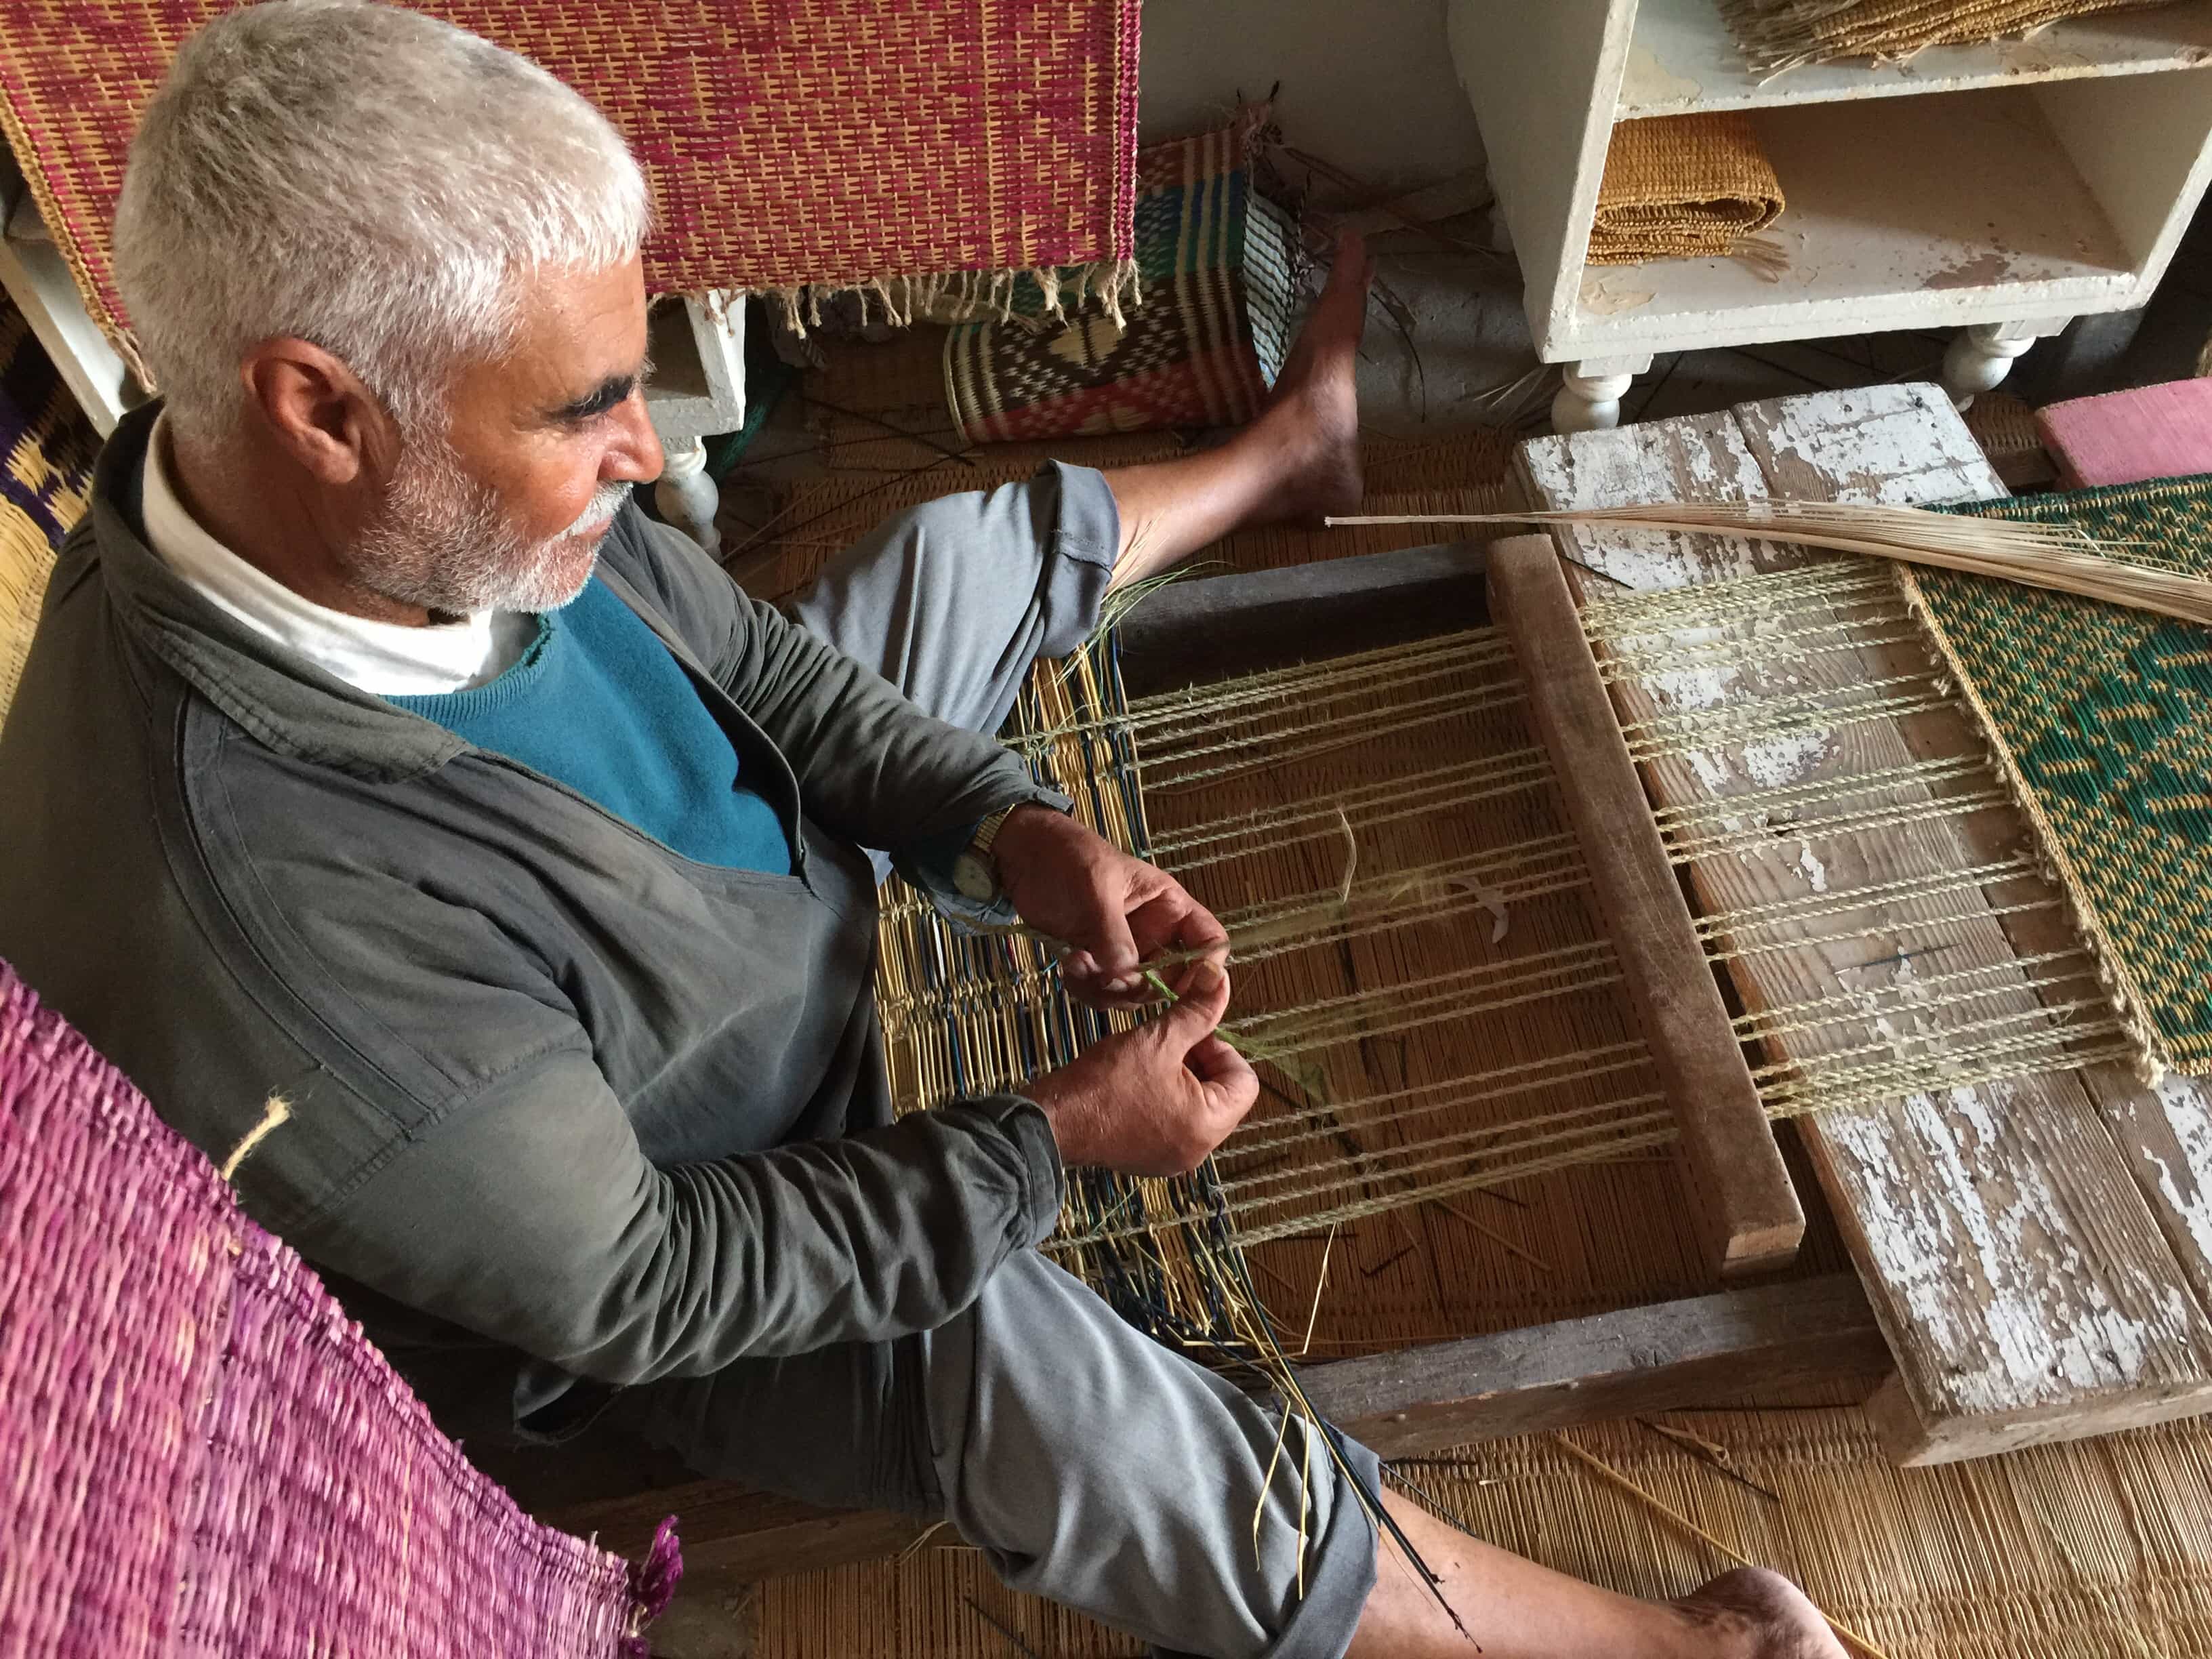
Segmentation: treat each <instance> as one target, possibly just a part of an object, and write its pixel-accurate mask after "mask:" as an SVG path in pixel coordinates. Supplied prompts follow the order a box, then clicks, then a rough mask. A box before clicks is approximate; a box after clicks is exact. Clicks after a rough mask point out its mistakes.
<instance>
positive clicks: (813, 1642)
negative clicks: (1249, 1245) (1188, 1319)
mask: <svg viewBox="0 0 2212 1659" xmlns="http://www.w3.org/2000/svg"><path fill="white" fill-rule="evenodd" d="M1657 1420H1659V1421H1662V1422H1663V1423H1664V1424H1665V1425H1667V1426H1668V1427H1669V1428H1674V1429H1687V1430H1689V1431H1692V1433H1694V1434H1696V1435H1698V1436H1699V1437H1702V1438H1704V1439H1705V1440H1707V1441H1709V1442H1711V1443H1713V1444H1715V1445H1717V1446H1719V1447H1722V1448H1723V1449H1725V1451H1726V1453H1727V1455H1728V1459H1729V1466H1730V1467H1731V1468H1735V1470H1737V1471H1738V1472H1740V1473H1741V1474H1742V1475H1744V1476H1745V1477H1746V1478H1747V1480H1751V1481H1753V1482H1755V1483H1756V1484H1757V1486H1759V1487H1761V1488H1764V1489H1765V1492H1764V1493H1762V1492H1757V1491H1753V1490H1752V1489H1751V1488H1750V1487H1748V1486H1743V1485H1741V1484H1739V1483H1738V1482H1736V1481H1735V1480H1730V1479H1729V1478H1728V1477H1727V1476H1726V1475H1724V1474H1721V1473H1719V1472H1718V1471H1717V1469H1716V1468H1713V1467H1712V1465H1711V1463H1709V1462H1705V1461H1703V1460H1702V1459H1700V1458H1699V1456H1697V1455H1694V1454H1693V1453H1692V1452H1691V1451H1688V1450H1686V1449H1684V1448H1683V1447H1682V1446H1680V1445H1679V1444H1676V1443H1671V1442H1669V1441H1668V1440H1667V1439H1665V1438H1663V1437H1661V1436H1660V1435H1658V1434H1656V1433H1654V1432H1652V1431H1650V1430H1649V1429H1646V1428H1644V1427H1642V1426H1640V1425H1637V1424H1634V1423H1622V1424H1615V1425H1607V1426H1605V1427H1602V1428H1592V1429H1577V1430H1576V1431H1573V1434H1572V1436H1571V1439H1572V1441H1573V1443H1575V1444H1576V1445H1577V1446H1580V1447H1582V1448H1583V1449H1585V1450H1587V1451H1589V1452H1591V1453H1594V1454H1595V1455H1597V1456H1598V1457H1600V1458H1601V1459H1603V1460H1604V1461H1605V1462H1607V1463H1608V1464H1609V1465H1611V1466H1612V1467H1613V1468H1615V1469H1617V1470H1619V1471H1620V1472H1621V1473H1622V1474H1626V1476H1628V1478H1629V1479H1630V1480H1632V1481H1634V1482H1635V1483H1636V1484H1637V1485H1638V1486H1641V1487H1642V1488H1643V1489H1644V1491H1646V1492H1650V1493H1651V1494H1652V1495H1653V1496H1655V1497H1656V1498H1660V1499H1661V1500H1662V1502H1664V1503H1665V1504H1667V1506H1668V1508H1670V1509H1672V1510H1675V1511H1676V1512H1677V1513H1678V1514H1681V1515H1684V1516H1687V1517H1688V1518H1689V1519H1691V1520H1692V1521H1694V1522H1697V1523H1698V1524H1699V1526H1701V1527H1703V1528H1705V1529H1706V1530H1707V1531H1709V1532H1711V1533H1712V1534H1714V1535H1715V1536H1716V1537H1718V1538H1720V1539H1722V1540H1723V1541H1725V1542H1727V1543H1728V1544H1729V1545H1730V1546H1731V1547H1733V1548H1735V1550H1736V1551H1737V1552H1739V1553H1741V1554H1743V1555H1747V1556H1748V1557H1750V1558H1751V1559H1753V1560H1755V1561H1759V1562H1761V1563H1765V1564H1770V1565H1773V1566H1775V1567H1777V1568H1778V1569H1780V1570H1781V1571H1784V1572H1787V1573H1789V1574H1790V1576H1791V1577H1794V1578H1796V1580H1797V1581H1798V1582H1799V1583H1802V1585H1803V1586H1804V1588H1805V1589H1806V1591H1807V1592H1808V1594H1809V1595H1811V1596H1812V1598H1813V1600H1814V1601H1815V1602H1816V1603H1817V1604H1818V1605H1819V1606H1820V1607H1821V1608H1822V1609H1823V1610H1824V1611H1825V1612H1826V1613H1828V1614H1829V1615H1830V1616H1831V1617H1832V1618H1835V1619H1838V1620H1842V1621H1843V1622H1844V1623H1845V1624H1847V1625H1849V1626H1851V1627H1852V1628H1853V1629H1854V1630H1857V1631H1858V1632H1862V1633H1863V1634H1864V1635H1865V1636H1867V1637H1868V1638H1871V1639H1872V1640H1873V1641H1874V1642H1875V1643H1877V1644H1880V1645H1881V1649H1882V1650H1883V1651H1884V1652H1885V1653H1887V1655H1888V1656H1890V1659H2051V1656H2057V1655H2062V1654H2063V1655H2064V1656H2066V1659H2153V1656H2156V1659H2203V1656H2206V1655H2212V1523H2208V1517H2212V1506H2208V1504H2207V1503H2206V1501H2205V1493H2206V1492H2207V1490H2208V1485H2212V1424H2206V1423H2203V1422H2197V1423H2191V1424H2183V1425H2176V1426H2173V1427H2170V1428H2160V1429H2148V1430H2137V1431H2131V1432H2129V1433H2126V1434H2120V1435H2115V1436H2113V1437H2111V1438H2110V1439H2106V1440H2100V1441H2094V1442H2089V1443H2076V1444H2073V1445H2068V1446H2060V1447H2053V1448H2050V1449H2039V1450H2034V1451H2028V1452H2021V1453H2015V1454H2014V1455H2009V1456H2004V1457H1993V1458H1988V1459H1984V1460H1982V1461H1980V1462H1972V1463H1954V1464H1948V1465H1945V1466H1943V1467H1941V1468H1929V1469H1899V1468H1894V1467H1893V1466H1892V1465H1891V1464H1889V1463H1888V1462H1886V1461H1885V1460H1884V1459H1883V1458H1882V1457H1881V1454H1880V1451H1879V1449H1878V1448H1877V1447H1876V1445H1875V1438H1874V1436H1873V1433H1872V1431H1870V1430H1869V1427H1868V1426H1867V1424H1866V1420H1865V1419H1864V1417H1863V1415H1862V1414H1861V1413H1858V1412H1857V1411H1856V1410H1852V1409H1850V1408H1837V1409H1819V1410H1803V1411H1790V1412H1766V1413H1740V1412H1725V1413H1723V1412H1700V1413H1678V1414H1674V1415H1671V1416H1668V1417H1667V1418H1664V1419H1657ZM1399 1467H1400V1468H1401V1470H1402V1473H1403V1474H1404V1475H1405V1476H1406V1477H1407V1480H1410V1481H1411V1482H1412V1483H1413V1485H1415V1486H1419V1488H1420V1494H1423V1495H1425V1497H1426V1498H1428V1499H1432V1500H1433V1501H1434V1504H1435V1506H1436V1507H1437V1508H1438V1509H1439V1510H1442V1511H1443V1512H1444V1513H1445V1514H1446V1515H1447V1516H1449V1518H1450V1519H1451V1520H1453V1521H1455V1522H1458V1523H1459V1524H1461V1525H1462V1526H1464V1527H1465V1528H1468V1530H1469V1531H1471V1532H1473V1533H1474V1535H1475V1536H1476V1537H1478V1538H1481V1539H1484V1540H1486V1541H1488V1542H1491V1543H1493V1544H1496V1545H1498V1546H1500V1547H1504V1548H1506V1549H1510V1550H1513V1551H1516V1552H1517V1553H1521V1554H1522V1555H1526V1556H1529V1557H1531V1558H1533V1559H1535V1560H1537V1561H1540V1562H1542V1563H1543V1564H1544V1565H1547V1566H1551V1567H1554V1568H1557V1569H1559V1571H1565V1572H1571V1573H1574V1574H1577V1575H1578V1576H1580V1577H1584V1578H1588V1579H1591V1580H1594V1581H1595V1582H1596V1583H1601V1584H1606V1585H1609V1586H1612V1587H1613V1588H1615V1589H1621V1590H1625V1591H1629V1592H1632V1593H1634V1594H1638V1595H1653V1596H1660V1595H1680V1594H1682V1593H1684V1592H1685V1591H1686V1590H1689V1589H1694V1588H1695V1587H1696V1586H1697V1585H1698V1584H1699V1583H1701V1582H1703V1581H1704V1580H1705V1579H1707V1578H1709V1577H1712V1576H1713V1575H1714V1574H1716V1573H1718V1572H1722V1571H1726V1570H1727V1568H1728V1567H1729V1565H1732V1564H1731V1563H1730V1562H1729V1561H1728V1560H1727V1559H1725V1558H1724V1557H1723V1556H1722V1555H1721V1554H1720V1553H1718V1552H1717V1551H1716V1550H1714V1549H1712V1548H1711V1547H1710V1546H1708V1545H1706V1544H1704V1543H1701V1542H1700V1541H1698V1540H1697V1539H1695V1538H1694V1537H1692V1536H1690V1535H1689V1534H1687V1533H1686V1532H1685V1531H1684V1530H1683V1529H1681V1528H1679V1527H1677V1526H1675V1525H1674V1523H1673V1522H1669V1521H1668V1520H1667V1519H1666V1518H1665V1517H1664V1516H1661V1515H1659V1514H1658V1513H1657V1512H1656V1511H1655V1510H1652V1509H1650V1507H1648V1506H1647V1505H1645V1504H1643V1503H1642V1502H1640V1501H1639V1500H1638V1499H1637V1498H1633V1497H1632V1496H1630V1495H1629V1494H1627V1493H1626V1492H1620V1491H1619V1490H1618V1489H1616V1488H1615V1487H1613V1486H1610V1485H1609V1484H1607V1483H1606V1482H1604V1481H1603V1480H1601V1479H1600V1478H1599V1477H1597V1476H1596V1475H1595V1474H1593V1473H1592V1472H1591V1471H1590V1470H1589V1469H1588V1468H1585V1467H1584V1466H1583V1465H1582V1464H1581V1463H1579V1462H1577V1461H1575V1460H1574V1459H1573V1458H1572V1457H1571V1456H1570V1455H1568V1454H1567V1453H1565V1452H1564V1451H1562V1450H1561V1449H1560V1448H1559V1443H1558V1442H1557V1441H1556V1440H1555V1439H1553V1438H1552V1437H1528V1438H1525V1439H1519V1440H1509V1441H1503V1442H1499V1443H1495V1444H1492V1445H1485V1446H1472V1447H1468V1448H1465V1449H1462V1450H1460V1451H1458V1452H1455V1453H1447V1454H1445V1455H1443V1456H1441V1457H1437V1458H1432V1459H1431V1458H1424V1459H1417V1460H1412V1461H1409V1462H1407V1463H1405V1464H1403V1465H1401V1466H1399ZM1765 1493H1771V1494H1772V1496H1771V1498H1770V1497H1768V1496H1766V1495H1765ZM1462 1613H1463V1614H1464V1615H1465V1617H1466V1619H1467V1621H1468V1631H1469V1632H1470V1634H1471V1635H1472V1636H1473V1637H1474V1641H1475V1642H1477V1643H1481V1644H1485V1645H1486V1646H1490V1647H1492V1648H1493V1649H1494V1648H1495V1646H1496V1644H1495V1643H1494V1641H1492V1628H1491V1627H1490V1626H1487V1625H1486V1619H1487V1618H1489V1617H1491V1616H1492V1615H1490V1614H1489V1613H1488V1612H1487V1610H1486V1609H1484V1608H1481V1607H1467V1608H1463V1609H1462ZM758 1620H759V1627H758V1632H757V1647H756V1649H755V1651H756V1652H757V1653H758V1654H759V1655H760V1656H762V1659H831V1656H836V1659H1015V1656H1018V1655H1020V1654H1024V1653H1027V1654H1032V1655H1051V1656H1054V1659H1122V1656H1134V1655H1136V1654H1138V1653H1140V1652H1141V1651H1143V1650H1142V1649H1141V1648H1140V1647H1139V1645H1138V1644H1135V1643H1133V1642H1132V1641H1130V1640H1129V1639H1128V1638H1126V1637H1122V1636H1119V1635H1116V1634H1115V1632H1112V1631H1109V1630H1108V1629H1106V1628H1105V1627H1104V1626H1101V1625H1097V1624H1094V1623H1092V1622H1091V1621H1090V1620H1085V1619H1084V1618H1082V1617H1081V1616H1080V1615H1078V1614H1074V1613H1067V1612H1065V1611H1063V1610H1062V1609H1060V1608H1058V1607H1052V1606H1050V1605H1049V1604H1048V1603H1046V1602H1042V1601H1036V1600H1034V1599H1032V1598H1030V1597H1028V1596H1024V1595H1018V1594H1017V1593H1015V1592H1013V1591H1011V1590H1008V1589H1005V1588H1004V1587H1002V1586H1001V1585H1000V1584H999V1583H996V1582H995V1581H994V1579H993V1577H991V1574H990V1572H989V1571H988V1569H987V1567H986V1565H985V1564H984V1563H983V1561H982V1559H981V1557H980V1556H977V1555H976V1554H975V1553H973V1552H971V1551H967V1550H962V1549H956V1548H942V1549H932V1548H924V1549H923V1550H922V1551H921V1552H920V1553H917V1554H916V1555H915V1556H914V1557H913V1558H912V1559H909V1560H908V1561H906V1562H904V1563H902V1564H900V1565H889V1564H883V1565H873V1566H866V1567H847V1568H840V1569H837V1570H836V1571H827V1572H817V1573H808V1574H805V1575H801V1576H798V1577H788V1578H778V1579H771V1580H769V1582H768V1583H765V1584H763V1585H762V1587H761V1593H760V1600H759V1610H758ZM1468 1651H1469V1652H1470V1653H1473V1652H1474V1651H1475V1650H1474V1648H1473V1647H1470V1648H1469V1649H1468Z"/></svg>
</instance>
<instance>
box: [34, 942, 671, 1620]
mask: <svg viewBox="0 0 2212 1659" xmlns="http://www.w3.org/2000/svg"><path fill="white" fill-rule="evenodd" d="M276 1133H283V1130H282V1129H281V1128H280V1129H278V1130H277V1131H276ZM678 1570H679V1569H678V1566H677V1565H676V1560H675V1543H674V1537H673V1534H672V1531H671V1528H667V1527H664V1528H662V1535H661V1537H660V1538H659V1539H658V1540H656V1541H655V1543H654V1547H653V1557H652V1559H650V1560H649V1561H648V1562H647V1564H646V1565H644V1566H643V1567H641V1568H633V1567H631V1566H629V1565H627V1564H625V1563H624V1562H623V1561H622V1560H621V1559H619V1558H618V1557H616V1556H613V1555H610V1554H607V1553H605V1552H604V1551H601V1550H598V1549H595V1548H593V1547H591V1546H589V1545H587V1544H586V1543H585V1542H584V1541H582V1540H580V1539H578V1538H573V1537H570V1536H569V1535H568V1534H566V1533H562V1532H556V1531H555V1530H553V1529H552V1528H548V1527H543V1526H540V1525H538V1523H537V1522H534V1521H532V1520H531V1519H530V1518H529V1517H528V1516H525V1515H524V1514H523V1513H522V1512H521V1511H520V1510H519V1509H518V1508H517V1507H516V1506H515V1504H514V1502H513V1499H512V1498H508V1497H507V1494H506V1493H505V1492H503V1491H501V1489H500V1488H499V1487H498V1486H495V1484H493V1483H492V1482H491V1481H490V1480H487V1479H486V1478H485V1477H484V1476H483V1475H482V1474H478V1473H477V1470H476V1469H475V1468H472V1467H471V1465H470V1464H469V1463H468V1462H467V1461H466V1460H465V1458H464V1457H463V1456H462V1455H461V1453H460V1449H459V1448H458V1447H457V1446H455V1445H454V1443H453V1442H452V1441H450V1440H448V1439H447V1438H446V1437H444V1436H443V1435H441V1434H440V1433H439V1432H438V1431H437V1429H436V1428H435V1426H434V1425H432V1423H431V1421H430V1418H429V1414H428V1412H426V1411H425V1410H424V1408H423V1407H422V1404H421V1403H420V1402H419V1401H416V1399H415V1397H414V1396H413V1395H411V1394H410V1393H409V1392H408V1389H407V1385H406V1384H405V1383H404V1382H402V1381H401V1380H400V1378H399V1377H398V1376H397V1375H396V1374H395V1373H394V1372H393V1371H392V1368H391V1367H390V1366H389V1365H388V1364H386V1363H385V1360H384V1358H383V1356H382V1355H381V1354H380V1353H378V1352H377V1351H376V1350H375V1349H374V1347H373V1346H370V1344H369V1343H368V1340H366V1339H364V1338H363V1337H362V1334H361V1331H360V1329H359V1328H358V1327H357V1326H356V1325H355V1324H354V1323H353V1322H351V1321H349V1319H348V1318H347V1317H346V1316H345V1314H344V1312H343V1310H342V1309H341V1308H340V1307H339V1306H338V1304H337V1302H336V1301H335V1300H334V1299H332V1297H331V1295H330V1293H329V1292H328V1291H325V1289H324V1288H323V1286H322V1285H321V1283H320V1281H319V1280H318V1279H316V1277H315V1275H314V1273H313V1270H312V1269H311V1268H309V1267H307V1264H306V1263H305V1262H303V1261H301V1260H300V1258H299V1257H298V1256H296V1255H294V1254H293V1253H292V1252H291V1251H290V1250H289V1249H287V1248H286V1247H285V1246H284V1245H283V1244H281V1243H278V1242H277V1241H276V1239H275V1238H274V1237H271V1236H270V1234H268V1233H265V1232H264V1231H262V1230H261V1229H260V1228H258V1227H257V1226H255V1225H253V1224H252V1222H250V1221H248V1220H247V1219H246V1218H245V1217H244V1216H242V1215H241V1214H240V1213H239V1211H238V1208H237V1206H236V1205H235V1204H234V1203H233V1202H232V1200H231V1194H230V1189H229V1188H228V1186H227V1185H225V1184H224V1182H222V1180H221V1179H220V1177H218V1176H217V1175H216V1171H215V1170H214V1168H213V1167H212V1166H211V1165H210V1164H209V1163H208V1161H207V1160H206V1159H205V1158H203V1157H201V1156H200V1154H199V1153H198V1152H197V1151H195V1150H194V1149H193V1148H192V1147H191V1146H188V1145H187V1144H186V1143H185V1142H184V1141H183V1140H182V1139H179V1138H178V1137H177V1136H176V1135H175V1134H173V1133H171V1132H170V1131H169V1129H168V1128H167V1127H166V1126H165V1125H163V1124H162V1123H161V1121H160V1120H159V1119H158V1118H156V1117H155V1115H154V1110H153V1108H152V1107H151V1106H149V1104H148V1103H147V1102H146V1099H145V1097H144V1096H143V1095H141V1094H140V1093H139V1092H138V1091H137V1090H136V1089H134V1088H132V1087H131V1084H130V1082H129V1081H128V1080H127V1079H125V1078H124V1076H123V1075H122V1074H121V1073H118V1071H117V1070H116V1069H115V1068H114V1067H113V1066H110V1065H109V1064H108V1063H107V1062H106V1060H102V1059H101V1058H100V1056H99V1055H98V1054H95V1053H94V1051H93V1049H92V1048H91V1046H90V1045H89V1044H88V1043H87V1042H85V1041H84V1039H83V1038H82V1037H81V1036H78V1035H77V1034H76V1031H74V1030H71V1029H70V1026H69V1024H68V1023H67V1022H66V1021H64V1020H63V1019H62V1018H60V1017H59V1016H58V1015H56V1014H54V1013H52V1012H49V1011H47V1010H46V1009H43V1008H41V1007H40V1006H39V1002H38V1000H37V998H35V997H34V996H33V995H32V994H31V992H30V990H29V988H28V987H26V986H25V985H24V984H23V982H22V981H21V980H19V979H18V978H17V977H16V976H15V974H14V973H13V972H12V971H11V970H10V969H9V968H8V966H7V964H6V963H0V1654H16V1653H27V1654H39V1655H47V1654H53V1655H76V1654H82V1655H87V1656H92V1655H97V1656H100V1659H126V1656H135V1655H141V1654H165V1655H166V1654H221V1655H223V1656H253V1655H269V1656H272V1659H274V1656H284V1659H292V1656H296V1655H300V1654H305V1653H331V1652H351V1653H355V1654H362V1655H368V1656H372V1659H399V1656H410V1655H417V1654H420V1655H429V1654H454V1653H465V1654H500V1655H512V1656H520V1659H538V1656H554V1655H560V1656H570V1655H611V1654H616V1653H618V1652H627V1653H634V1654H639V1655H641V1654H642V1653H643V1652H644V1646H643V1644H642V1643H641V1641H637V1640H635V1639H634V1638H635V1636H636V1632H637V1631H638V1629H639V1627H640V1626H641V1623H642V1621H643V1620H645V1619H647V1618H649V1617H650V1616H651V1615H652V1614H653V1613H658V1612H659V1608H660V1607H661V1605H663V1604H665V1601H666V1600H667V1596H668V1593H669V1590H670V1589H671V1588H672V1586H673V1583H674V1578H675V1573H676V1572H677V1571H678Z"/></svg>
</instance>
